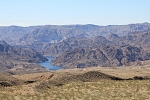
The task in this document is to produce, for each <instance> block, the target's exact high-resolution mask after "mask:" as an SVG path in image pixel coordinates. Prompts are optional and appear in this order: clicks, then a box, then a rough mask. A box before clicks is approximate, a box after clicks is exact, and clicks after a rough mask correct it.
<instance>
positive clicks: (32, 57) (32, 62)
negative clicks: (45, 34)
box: [0, 41, 47, 71]
mask: <svg viewBox="0 0 150 100" xmlns="http://www.w3.org/2000/svg"><path fill="white" fill-rule="evenodd" d="M46 60H47V59H46V58H45V57H44V56H43V55H41V54H40V53H38V52H36V51H34V50H31V49H23V48H22V49H21V48H16V47H12V46H10V45H9V44H7V43H6V42H5V41H0V71H6V70H22V71H23V70H24V71H26V70H28V69H34V68H37V69H42V67H41V68H40V66H39V65H37V64H36V63H38V62H42V61H46ZM43 70H44V68H43Z"/></svg>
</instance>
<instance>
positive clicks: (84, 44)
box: [43, 36, 111, 57]
mask: <svg viewBox="0 0 150 100" xmlns="http://www.w3.org/2000/svg"><path fill="white" fill-rule="evenodd" d="M110 43H111V42H110V41H108V40H107V39H106V38H105V37H102V36H98V37H95V38H69V39H65V40H63V41H62V42H59V43H50V44H48V45H47V46H45V47H44V49H43V51H44V54H45V55H50V56H54V57H56V56H58V55H60V54H62V53H64V52H65V51H68V50H72V49H74V48H97V47H102V46H104V45H106V44H110Z"/></svg>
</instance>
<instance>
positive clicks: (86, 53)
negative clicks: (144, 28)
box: [51, 45, 150, 68]
mask: <svg viewBox="0 0 150 100" xmlns="http://www.w3.org/2000/svg"><path fill="white" fill-rule="evenodd" d="M145 60H150V53H148V52H146V51H144V50H142V49H140V48H137V47H133V46H126V47H122V48H117V47H113V46H110V45H107V46H103V47H102V48H98V47H97V48H92V49H91V48H75V49H72V50H69V51H66V52H64V53H63V54H62V55H60V56H58V57H56V58H55V59H54V60H52V62H51V63H52V64H54V65H57V66H64V68H85V67H93V66H103V67H113V66H123V65H126V66H127V65H131V64H133V62H134V64H135V63H136V64H140V61H145Z"/></svg>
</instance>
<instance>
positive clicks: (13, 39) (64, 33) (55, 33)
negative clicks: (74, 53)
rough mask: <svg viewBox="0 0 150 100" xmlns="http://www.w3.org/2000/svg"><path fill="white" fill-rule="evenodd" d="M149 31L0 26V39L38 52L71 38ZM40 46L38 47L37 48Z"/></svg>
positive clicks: (141, 27)
mask: <svg viewBox="0 0 150 100" xmlns="http://www.w3.org/2000/svg"><path fill="white" fill-rule="evenodd" d="M149 29H150V24H149V23H141V24H128V25H108V26H98V25H92V24H87V25H61V26H59V25H45V26H30V27H20V26H1V27H0V39H1V40H4V41H6V42H7V43H8V44H10V45H23V46H25V45H26V46H30V47H33V48H34V49H37V50H39V47H40V48H42V47H44V45H45V44H46V43H50V42H51V43H56V42H60V41H62V40H64V39H66V38H72V37H89V38H91V37H95V36H108V35H110V34H117V35H119V36H122V35H127V34H130V33H131V32H133V31H145V30H149ZM39 45H40V46H39Z"/></svg>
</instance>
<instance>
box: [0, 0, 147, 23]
mask: <svg viewBox="0 0 150 100" xmlns="http://www.w3.org/2000/svg"><path fill="white" fill-rule="evenodd" d="M143 22H150V0H0V26H8V25H22V26H31V25H68V24H69V25H70V24H96V25H113V24H116V25H120V24H129V23H143Z"/></svg>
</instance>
